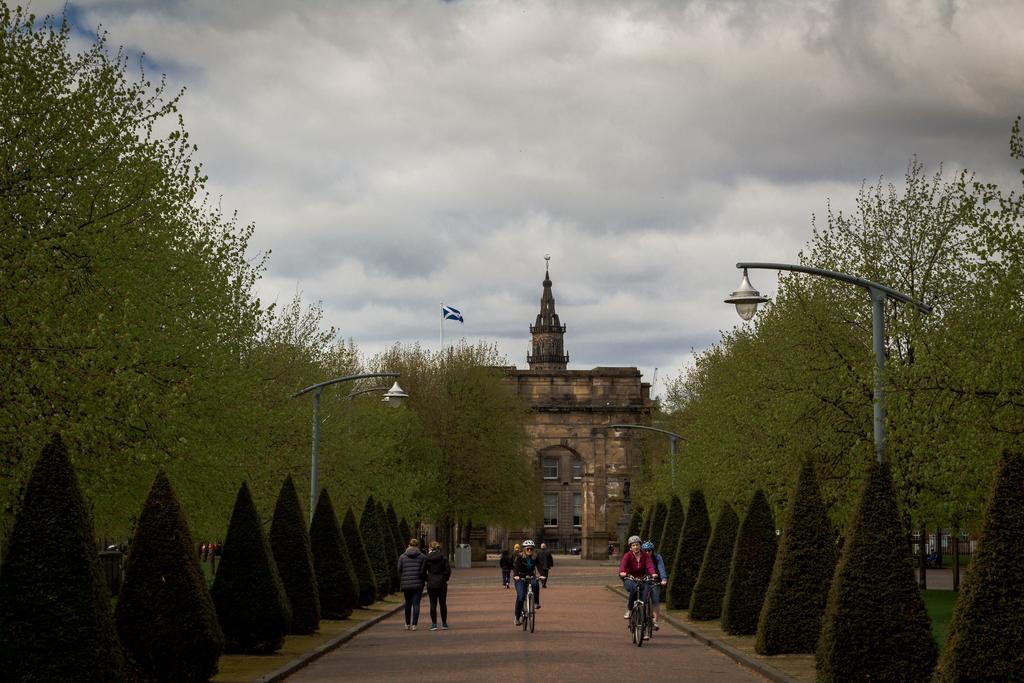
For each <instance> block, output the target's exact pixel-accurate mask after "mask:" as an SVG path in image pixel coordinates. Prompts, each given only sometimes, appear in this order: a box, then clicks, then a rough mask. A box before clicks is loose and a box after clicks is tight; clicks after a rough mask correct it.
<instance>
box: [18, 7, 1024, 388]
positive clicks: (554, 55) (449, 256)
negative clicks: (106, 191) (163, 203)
mask: <svg viewBox="0 0 1024 683" xmlns="http://www.w3.org/2000/svg"><path fill="white" fill-rule="evenodd" d="M63 7H64V2H63V0H59V1H56V2H47V1H43V2H40V1H33V2H32V3H31V8H32V9H33V11H34V12H35V13H36V14H46V13H50V12H57V13H59V12H60V11H61V10H62V8H63ZM67 13H68V17H69V18H70V19H71V20H72V21H73V23H74V25H75V28H76V40H85V39H87V37H88V35H89V34H92V33H94V32H95V29H96V27H97V26H100V25H101V26H102V27H103V29H104V30H106V31H107V32H108V34H109V42H110V43H111V44H112V45H113V46H115V47H116V46H118V45H123V46H125V47H126V48H127V49H128V50H129V52H130V53H131V54H133V55H137V54H138V53H139V52H142V51H144V52H145V54H146V63H147V64H148V70H149V71H151V72H152V71H155V72H157V73H165V74H166V75H167V80H168V83H169V84H170V85H171V87H172V88H175V89H177V88H180V87H184V88H186V93H185V95H184V99H183V101H182V106H181V111H182V113H183V115H184V117H185V121H186V126H187V128H188V130H189V131H190V132H191V134H192V137H193V138H194V140H195V141H196V143H197V144H198V145H199V148H200V149H199V153H198V155H197V158H198V159H199V160H200V161H201V162H202V163H203V165H204V168H205V170H206V172H207V173H208V175H209V177H210V182H209V187H210V190H211V191H212V192H213V194H214V195H217V196H219V197H220V198H221V204H222V206H223V207H224V209H225V210H228V211H230V210H234V209H237V211H238V214H239V217H240V219H241V221H242V222H253V223H255V225H256V235H255V238H254V240H253V243H252V246H253V250H254V253H255V252H266V251H270V252H271V257H270V261H269V268H268V270H267V273H266V276H265V278H264V280H263V282H262V284H261V285H260V295H261V297H262V299H263V300H264V301H278V302H280V303H286V302H287V301H289V300H290V299H291V298H292V297H293V296H294V294H295V293H296V292H299V293H301V295H302V297H303V299H304V300H306V301H309V302H312V301H322V302H323V307H324V311H325V321H326V322H327V323H328V324H331V325H334V326H335V327H337V328H338V329H339V331H340V333H341V335H342V336H344V337H352V338H354V339H355V341H356V342H357V344H358V345H359V346H360V347H361V348H362V349H363V350H364V351H366V352H369V353H372V352H375V351H377V350H380V349H382V348H384V347H386V346H388V345H390V344H392V343H393V342H395V341H401V342H414V341H420V342H421V343H423V344H424V345H426V346H430V347H436V345H437V344H438V322H439V307H438V303H439V302H441V301H444V302H445V303H449V304H452V305H454V306H456V307H458V308H460V309H461V310H462V312H463V314H464V316H465V320H466V322H465V324H464V325H459V324H457V323H446V325H445V335H446V340H451V339H453V338H456V337H458V336H465V337H466V338H467V339H469V340H471V341H475V340H478V339H483V340H490V341H494V342H496V343H497V344H498V345H499V348H500V349H501V351H503V352H504V353H505V354H507V356H508V359H509V362H510V363H512V364H516V365H519V366H520V367H524V366H525V365H526V358H525V356H526V351H527V347H528V344H529V330H528V325H529V324H530V323H531V322H532V320H533V317H534V316H535V315H536V314H537V311H538V309H539V301H540V294H541V281H542V280H543V276H544V260H543V259H544V255H545V254H550V255H551V278H552V280H553V281H554V293H555V300H556V306H557V310H558V312H559V314H560V316H561V319H562V322H563V323H565V324H566V325H567V326H568V331H567V333H566V347H567V351H568V353H569V355H570V368H574V369H587V368H591V367H594V366H598V365H626V366H637V367H639V368H640V369H641V370H642V372H643V373H644V376H645V379H646V380H647V381H650V380H651V378H652V375H653V372H654V368H655V367H657V368H659V370H658V383H657V385H656V387H655V389H656V391H658V392H660V391H663V382H662V380H663V379H665V378H667V377H671V376H673V375H678V374H679V373H680V372H681V371H682V369H683V368H684V367H685V366H686V365H687V363H688V362H690V359H691V357H692V351H693V350H698V351H699V350H700V349H702V348H705V347H707V346H708V345H710V344H713V343H714V342H715V341H716V340H717V339H718V335H719V330H722V329H727V328H730V327H732V326H734V325H735V324H737V322H738V318H736V316H735V313H734V312H733V311H732V309H731V307H727V306H725V305H724V304H722V303H721V300H722V297H723V296H725V295H727V294H728V293H729V292H730V291H732V289H734V288H735V286H736V285H737V284H738V282H739V273H738V272H737V271H736V270H735V269H734V265H735V263H736V261H738V260H760V261H782V262H795V261H796V260H797V258H798V257H797V252H798V251H799V249H800V248H801V247H802V246H803V245H804V244H805V243H806V242H807V240H808V239H809V237H810V234H811V217H812V215H813V214H817V215H822V214H823V213H824V210H825V207H826V202H827V201H829V200H831V202H832V204H833V206H835V207H838V208H848V207H850V206H851V205H852V203H853V199H854V198H855V196H856V193H857V191H858V189H859V188H860V187H861V185H862V183H864V182H865V181H867V182H868V183H874V182H877V180H878V178H879V177H880V176H885V178H886V179H887V180H889V179H891V180H892V181H894V182H896V183H900V182H901V181H902V177H903V173H904V171H905V169H906V167H907V163H908V160H909V159H910V158H911V157H912V156H913V155H917V157H918V158H919V159H920V160H921V161H922V162H924V163H925V164H926V166H927V167H928V169H929V170H935V169H936V168H937V166H938V164H940V163H943V164H944V165H945V168H946V169H947V170H955V169H958V168H961V167H969V168H972V169H975V170H977V171H978V172H979V174H980V175H982V176H983V177H984V178H986V179H991V180H995V181H997V182H1004V183H1006V184H1009V183H1016V182H1017V180H1015V178H1016V173H1015V171H1014V167H1013V165H1012V164H1011V163H1010V160H1009V159H1008V153H1007V149H1008V147H1007V141H1008V137H1009V130H1010V126H1011V124H1012V122H1013V120H1014V118H1015V117H1016V116H1017V115H1018V114H1020V113H1024V86H1022V83H1024V81H1022V76H1021V74H1024V3H1022V2H1020V1H1019V0H975V1H972V0H960V1H956V0H943V1H939V0H927V1H925V0H921V1H914V0H903V1H895V0H893V1H891V2H885V1H880V0H848V1H836V2H826V1H824V0H819V1H815V2H810V1H808V2H797V1H783V0H773V1H771V2H759V1H756V0H749V1H740V0H733V1H724V0H720V1H717V2H713V1H708V2H683V1H677V2H653V1H652V2H628V1H620V2H600V1H595V0H589V1H586V2H583V1H580V2H552V1H536V2H534V1H523V2H517V1H514V0H505V1H503V2H497V1H474V0H464V1H455V2H440V1H436V0H407V1H404V2H385V1H379V0H374V1H372V2H371V1H369V0H367V1H366V2H335V1H327V0H324V1H322V2H316V1H312V0H310V1H307V2H301V1H297V2H279V0H268V1H263V0H260V1H251V2H230V3H228V2H208V1H207V0H194V1H181V2H163V1H162V2H156V1H154V2H139V1H132V2H127V1H123V2H122V1H104V2H96V3H93V2H72V3H70V4H69V5H67ZM135 63H136V64H137V61H136V62H135ZM752 279H753V281H754V285H755V286H757V287H759V288H760V289H761V290H762V291H766V292H768V293H771V292H772V291H774V287H775V282H774V280H775V274H774V273H767V272H760V273H752Z"/></svg>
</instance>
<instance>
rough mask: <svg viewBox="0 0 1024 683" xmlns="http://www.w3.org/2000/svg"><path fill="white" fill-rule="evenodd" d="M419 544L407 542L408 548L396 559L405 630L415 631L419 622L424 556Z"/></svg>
mask: <svg viewBox="0 0 1024 683" xmlns="http://www.w3.org/2000/svg"><path fill="white" fill-rule="evenodd" d="M419 546H420V542H419V541H417V540H416V539H415V538H413V539H410V540H409V547H408V548H406V549H405V552H404V553H402V556H401V557H399V558H398V576H399V577H400V583H399V587H400V588H401V589H402V593H403V594H404V595H405V628H406V630H413V631H415V630H416V622H418V621H419V620H420V600H422V599H423V563H424V561H425V560H426V555H424V554H423V553H422V552H420V548H419Z"/></svg>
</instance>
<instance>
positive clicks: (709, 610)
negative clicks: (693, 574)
mask: <svg viewBox="0 0 1024 683" xmlns="http://www.w3.org/2000/svg"><path fill="white" fill-rule="evenodd" d="M739 524H740V519H739V517H737V516H736V513H735V512H733V509H732V506H731V505H729V504H728V503H722V509H721V510H719V511H718V519H717V520H716V521H715V527H714V529H712V530H711V540H710V541H708V547H707V549H706V550H705V551H704V561H703V562H702V563H701V566H700V574H699V575H698V576H697V582H696V583H695V584H694V586H693V593H692V594H691V595H690V615H689V616H690V618H691V619H696V620H697V621H709V620H711V619H717V618H719V617H720V616H722V600H723V599H724V598H725V589H726V585H727V584H728V583H729V567H730V565H731V564H732V551H733V547H734V546H735V544H736V529H737V528H738V527H739Z"/></svg>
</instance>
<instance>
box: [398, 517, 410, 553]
mask: <svg viewBox="0 0 1024 683" xmlns="http://www.w3.org/2000/svg"><path fill="white" fill-rule="evenodd" d="M398 526H399V527H400V528H401V530H402V531H401V536H400V538H402V539H403V540H404V541H405V542H406V543H408V542H409V539H411V538H412V533H413V532H412V527H411V526H409V522H407V521H406V519H405V517H403V518H402V521H401V522H400V523H399V525H398ZM402 552H405V549H404V548H403V549H402Z"/></svg>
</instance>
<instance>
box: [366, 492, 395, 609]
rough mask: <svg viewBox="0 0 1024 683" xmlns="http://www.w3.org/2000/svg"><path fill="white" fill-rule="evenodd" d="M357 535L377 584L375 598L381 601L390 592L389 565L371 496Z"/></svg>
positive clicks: (385, 542) (384, 542)
mask: <svg viewBox="0 0 1024 683" xmlns="http://www.w3.org/2000/svg"><path fill="white" fill-rule="evenodd" d="M359 533H360V535H362V537H363V544H364V545H365V546H366V556H367V557H368V558H370V567H371V568H372V569H373V578H374V581H376V583H377V597H378V598H380V599H383V598H384V596H386V595H387V594H388V593H390V592H391V570H390V567H389V566H388V565H389V564H390V563H391V560H390V558H389V557H388V554H387V541H386V540H385V539H384V534H383V530H382V529H381V525H380V520H379V519H377V504H376V502H375V501H374V500H373V496H370V497H369V498H367V499H366V505H364V506H363V514H362V515H361V516H360V517H359Z"/></svg>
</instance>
